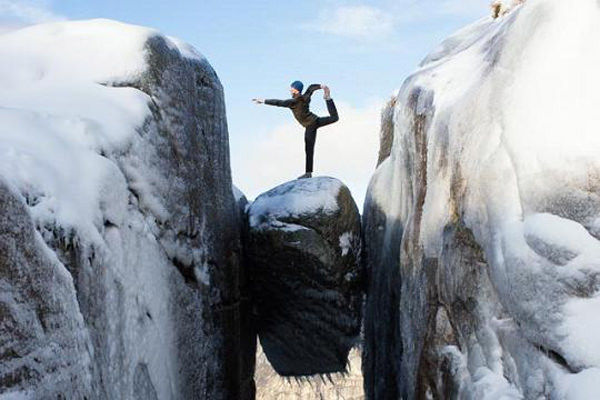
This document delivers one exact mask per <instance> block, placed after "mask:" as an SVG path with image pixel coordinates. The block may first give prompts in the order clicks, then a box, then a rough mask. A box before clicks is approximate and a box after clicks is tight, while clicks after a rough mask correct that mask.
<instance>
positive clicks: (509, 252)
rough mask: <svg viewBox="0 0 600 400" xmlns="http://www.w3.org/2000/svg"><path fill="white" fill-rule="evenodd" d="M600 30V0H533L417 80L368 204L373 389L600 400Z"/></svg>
mask: <svg viewBox="0 0 600 400" xmlns="http://www.w3.org/2000/svg"><path fill="white" fill-rule="evenodd" d="M598 37H600V8H599V6H598V2H597V1H594V0H584V1H579V2H576V3H575V2H564V1H559V0H528V1H527V2H525V4H524V5H522V6H519V7H517V8H516V9H514V10H513V11H512V12H511V13H510V14H508V15H506V16H505V17H503V18H500V19H498V20H492V19H491V18H489V19H484V20H481V21H479V22H477V23H475V24H474V25H472V26H469V27H467V28H465V29H463V30H462V31H460V32H458V33H457V34H456V35H454V36H452V37H451V38H449V39H448V40H446V41H445V42H444V43H443V44H442V45H441V46H440V47H439V48H438V49H436V50H435V51H434V52H433V53H432V54H430V55H429V56H428V57H427V59H426V60H425V61H424V62H423V63H422V64H421V66H420V67H419V69H418V70H417V71H416V72H415V74H413V75H412V76H411V77H409V78H408V79H407V80H406V82H405V83H404V85H403V87H402V89H401V91H400V93H399V95H398V97H397V98H396V99H395V104H391V105H390V106H391V107H392V108H393V110H392V112H389V113H388V114H387V119H386V123H384V128H385V127H386V126H387V128H385V129H387V130H386V131H385V132H384V133H383V135H382V137H384V138H388V142H389V138H390V137H392V138H393V139H392V145H391V149H390V150H389V156H387V157H386V155H387V153H388V150H387V148H386V146H388V144H387V143H383V148H382V151H381V154H382V155H383V157H382V158H383V159H382V160H381V164H380V165H379V167H378V169H377V171H376V173H375V175H374V176H373V178H372V181H371V184H370V187H369V192H368V196H367V200H366V202H365V210H364V214H363V221H364V225H363V229H364V232H365V256H366V260H367V271H368V272H367V273H368V282H369V286H368V294H367V306H366V316H365V355H364V359H363V369H364V373H365V388H366V391H367V397H368V398H371V399H376V398H377V399H379V398H404V399H415V398H428V399H430V398H434V399H455V398H461V399H462V398H465V399H497V398H526V399H538V398H545V399H565V398H569V399H592V398H598V397H599V396H600V391H599V389H598V388H599V386H598V385H597V382H598V379H600V347H599V346H598V340H597V338H598V336H599V335H600V325H599V324H597V323H596V322H595V321H596V319H597V318H596V316H595V313H596V311H595V310H597V305H598V291H599V289H600V284H599V280H598V277H599V276H600V264H599V263H598V260H600V242H599V239H600V236H599V234H598V232H599V226H598V221H600V219H599V217H600V180H599V179H598V177H599V176H600V158H599V157H598V152H597V149H598V148H600V135H598V131H599V129H600V121H599V120H598V113H597V106H598V104H600V79H599V78H598V76H597V71H598V69H599V68H600V49H599V48H598V46H597V45H595V43H596V41H597V38H598ZM389 126H392V127H393V129H392V131H393V134H392V135H391V136H390V133H389V132H390V129H389Z"/></svg>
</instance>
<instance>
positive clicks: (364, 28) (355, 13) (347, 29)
mask: <svg viewBox="0 0 600 400" xmlns="http://www.w3.org/2000/svg"><path fill="white" fill-rule="evenodd" d="M304 27H305V28H307V29H311V30H315V31H319V32H324V33H330V34H333V35H339V36H346V37H353V38H363V39H381V38H385V37H386V36H388V35H390V34H391V33H392V32H393V31H394V19H393V17H392V15H391V14H389V13H387V12H385V11H384V10H382V9H379V8H376V7H372V6H365V5H359V6H346V5H342V6H338V7H333V8H326V9H324V10H322V11H321V13H320V15H319V18H318V20H317V21H316V22H314V23H308V24H304Z"/></svg>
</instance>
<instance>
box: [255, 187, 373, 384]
mask: <svg viewBox="0 0 600 400" xmlns="http://www.w3.org/2000/svg"><path fill="white" fill-rule="evenodd" d="M248 219H249V233H248V243H247V246H246V249H247V252H248V254H247V255H248V259H249V264H250V266H249V268H250V271H251V272H250V273H251V279H252V288H253V302H254V308H255V326H256V328H257V332H258V335H259V338H260V342H261V344H262V347H263V349H264V352H265V354H266V356H267V357H268V359H269V361H270V362H271V364H272V366H273V368H274V369H275V370H276V371H277V372H278V373H279V374H280V375H284V376H306V375H313V374H327V373H334V372H342V371H345V369H346V364H347V362H348V361H347V360H348V353H349V351H350V349H351V348H352V347H353V346H354V345H355V344H356V341H357V337H358V334H359V330H360V325H361V324H360V318H361V305H362V287H361V269H360V252H361V240H360V216H359V213H358V209H357V207H356V204H355V203H354V200H353V199H352V196H351V194H350V191H349V190H348V188H347V187H346V186H344V185H343V184H342V183H341V182H340V181H338V180H336V179H333V178H327V177H322V178H313V179H306V180H296V181H292V182H288V183H285V184H283V185H281V186H278V187H276V188H274V189H272V190H270V191H268V192H266V193H264V194H262V195H260V196H259V197H258V198H257V199H256V200H255V201H254V202H253V203H252V204H251V206H250V208H249V210H248Z"/></svg>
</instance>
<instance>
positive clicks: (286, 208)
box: [249, 177, 343, 228]
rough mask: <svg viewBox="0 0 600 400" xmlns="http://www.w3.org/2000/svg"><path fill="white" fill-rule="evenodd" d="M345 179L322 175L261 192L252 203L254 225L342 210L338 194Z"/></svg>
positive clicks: (251, 214) (252, 224) (251, 212)
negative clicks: (341, 180) (342, 180)
mask: <svg viewBox="0 0 600 400" xmlns="http://www.w3.org/2000/svg"><path fill="white" fill-rule="evenodd" d="M342 185H343V184H342V182H340V181H339V180H337V179H335V178H330V177H318V178H311V179H298V180H295V181H291V182H286V183H284V184H282V185H279V186H277V187H276V188H274V189H271V190H270V191H268V192H266V193H263V194H261V195H260V196H258V197H257V198H256V200H255V201H254V202H253V203H252V204H251V205H250V208H249V219H250V226H251V227H253V228H258V227H260V226H261V225H263V224H267V225H268V224H270V223H273V222H274V221H277V220H280V219H285V218H290V217H291V218H298V217H301V216H302V215H310V214H314V213H317V212H324V213H328V214H329V213H334V212H335V211H337V210H338V209H339V205H338V201H337V197H338V194H339V192H340V189H341V188H342Z"/></svg>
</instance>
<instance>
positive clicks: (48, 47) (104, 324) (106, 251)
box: [0, 20, 252, 399]
mask: <svg viewBox="0 0 600 400" xmlns="http://www.w3.org/2000/svg"><path fill="white" fill-rule="evenodd" d="M0 59H2V63H0V86H1V87H2V90H1V91H0V181H2V182H3V183H2V185H1V187H0V200H1V207H0V225H1V230H0V248H1V249H2V252H1V256H0V285H1V287H2V290H1V294H0V332H1V336H0V393H3V394H4V395H6V396H8V397H9V398H13V397H16V398H21V397H23V398H69V399H71V398H73V399H83V398H87V399H152V398H157V399H183V398H207V399H208V398H210V399H220V398H243V394H244V393H248V392H249V391H248V390H247V389H246V386H252V382H251V374H250V381H245V380H244V378H242V376H243V374H244V372H243V371H242V370H241V368H240V359H239V358H240V346H241V341H243V337H241V336H240V319H239V318H240V317H239V304H240V298H239V297H240V295H239V288H238V284H239V279H238V277H239V258H240V257H239V256H240V245H239V230H240V223H241V221H240V217H239V215H238V207H237V205H236V203H235V200H234V197H233V193H232V184H231V176H230V167H229V148H228V134H227V125H226V120H225V106H224V101H223V90H222V87H221V84H220V82H219V80H218V78H217V76H216V74H215V72H214V71H213V69H212V68H211V67H210V65H209V63H208V62H207V61H206V60H205V59H204V58H203V57H202V56H201V55H200V54H199V53H197V52H196V51H195V50H194V49H192V48H190V47H189V46H187V45H185V44H182V43H181V42H179V41H178V40H176V39H172V38H167V37H164V36H162V35H160V34H159V33H158V32H155V31H152V30H149V29H146V28H141V27H135V26H129V25H125V24H121V23H117V22H113V21H106V20H93V21H81V22H64V23H53V24H47V25H38V26H33V27H29V28H25V29H22V30H18V31H14V32H10V33H7V34H4V35H2V36H0ZM247 375H248V374H246V375H244V376H247ZM240 392H241V393H242V395H240ZM0 397H1V396H0Z"/></svg>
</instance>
